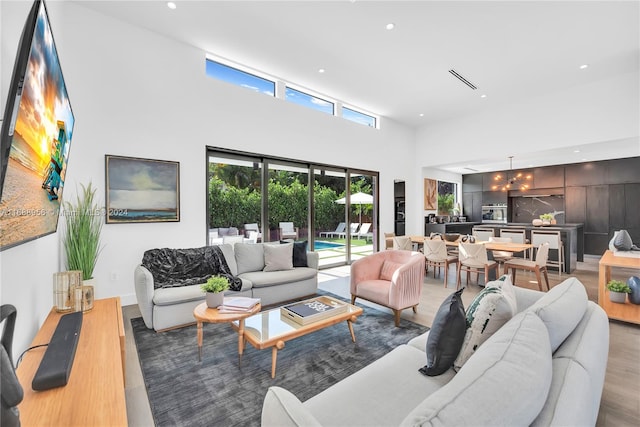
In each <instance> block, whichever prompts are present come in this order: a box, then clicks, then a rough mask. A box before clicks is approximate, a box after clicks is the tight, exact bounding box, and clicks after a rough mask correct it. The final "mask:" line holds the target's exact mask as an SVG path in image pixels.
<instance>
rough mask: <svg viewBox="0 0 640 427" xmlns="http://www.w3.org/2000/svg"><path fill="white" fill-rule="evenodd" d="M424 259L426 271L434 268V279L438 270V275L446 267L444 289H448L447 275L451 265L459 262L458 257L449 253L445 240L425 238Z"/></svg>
mask: <svg viewBox="0 0 640 427" xmlns="http://www.w3.org/2000/svg"><path fill="white" fill-rule="evenodd" d="M423 248H424V257H425V258H426V260H427V262H426V265H427V267H426V270H427V272H428V270H429V266H431V267H433V277H434V278H435V277H436V268H437V269H438V274H439V273H440V267H444V287H445V288H446V287H447V275H448V274H447V273H448V272H449V264H455V263H457V262H458V257H457V255H451V254H449V253H448V252H447V244H446V243H445V241H444V240H442V239H441V238H440V239H433V238H428V237H425V239H424V247H423Z"/></svg>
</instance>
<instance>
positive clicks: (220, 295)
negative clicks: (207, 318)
mask: <svg viewBox="0 0 640 427" xmlns="http://www.w3.org/2000/svg"><path fill="white" fill-rule="evenodd" d="M205 300H206V301H207V307H209V308H218V307H220V306H221V305H222V303H223V301H224V292H207V293H206V296H205Z"/></svg>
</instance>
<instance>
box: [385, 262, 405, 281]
mask: <svg viewBox="0 0 640 427" xmlns="http://www.w3.org/2000/svg"><path fill="white" fill-rule="evenodd" d="M403 265H404V264H401V263H399V262H393V261H385V262H384V263H383V264H382V270H381V271H380V280H389V281H391V279H392V278H393V273H395V272H396V270H397V269H399V268H400V267H402V266H403Z"/></svg>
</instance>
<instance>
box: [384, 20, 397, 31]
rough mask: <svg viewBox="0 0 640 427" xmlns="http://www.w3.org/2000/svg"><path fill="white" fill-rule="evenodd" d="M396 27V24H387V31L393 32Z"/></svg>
mask: <svg viewBox="0 0 640 427" xmlns="http://www.w3.org/2000/svg"><path fill="white" fill-rule="evenodd" d="M395 27H396V24H394V23H393V22H391V23H389V24H387V25H386V26H385V28H386V29H387V30H393V29H394V28H395Z"/></svg>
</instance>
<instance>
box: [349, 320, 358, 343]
mask: <svg viewBox="0 0 640 427" xmlns="http://www.w3.org/2000/svg"><path fill="white" fill-rule="evenodd" d="M356 318H357V317H356V316H351V319H348V320H347V325H348V326H349V332H351V341H353V342H356V334H355V333H354V332H353V322H355V321H356Z"/></svg>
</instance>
